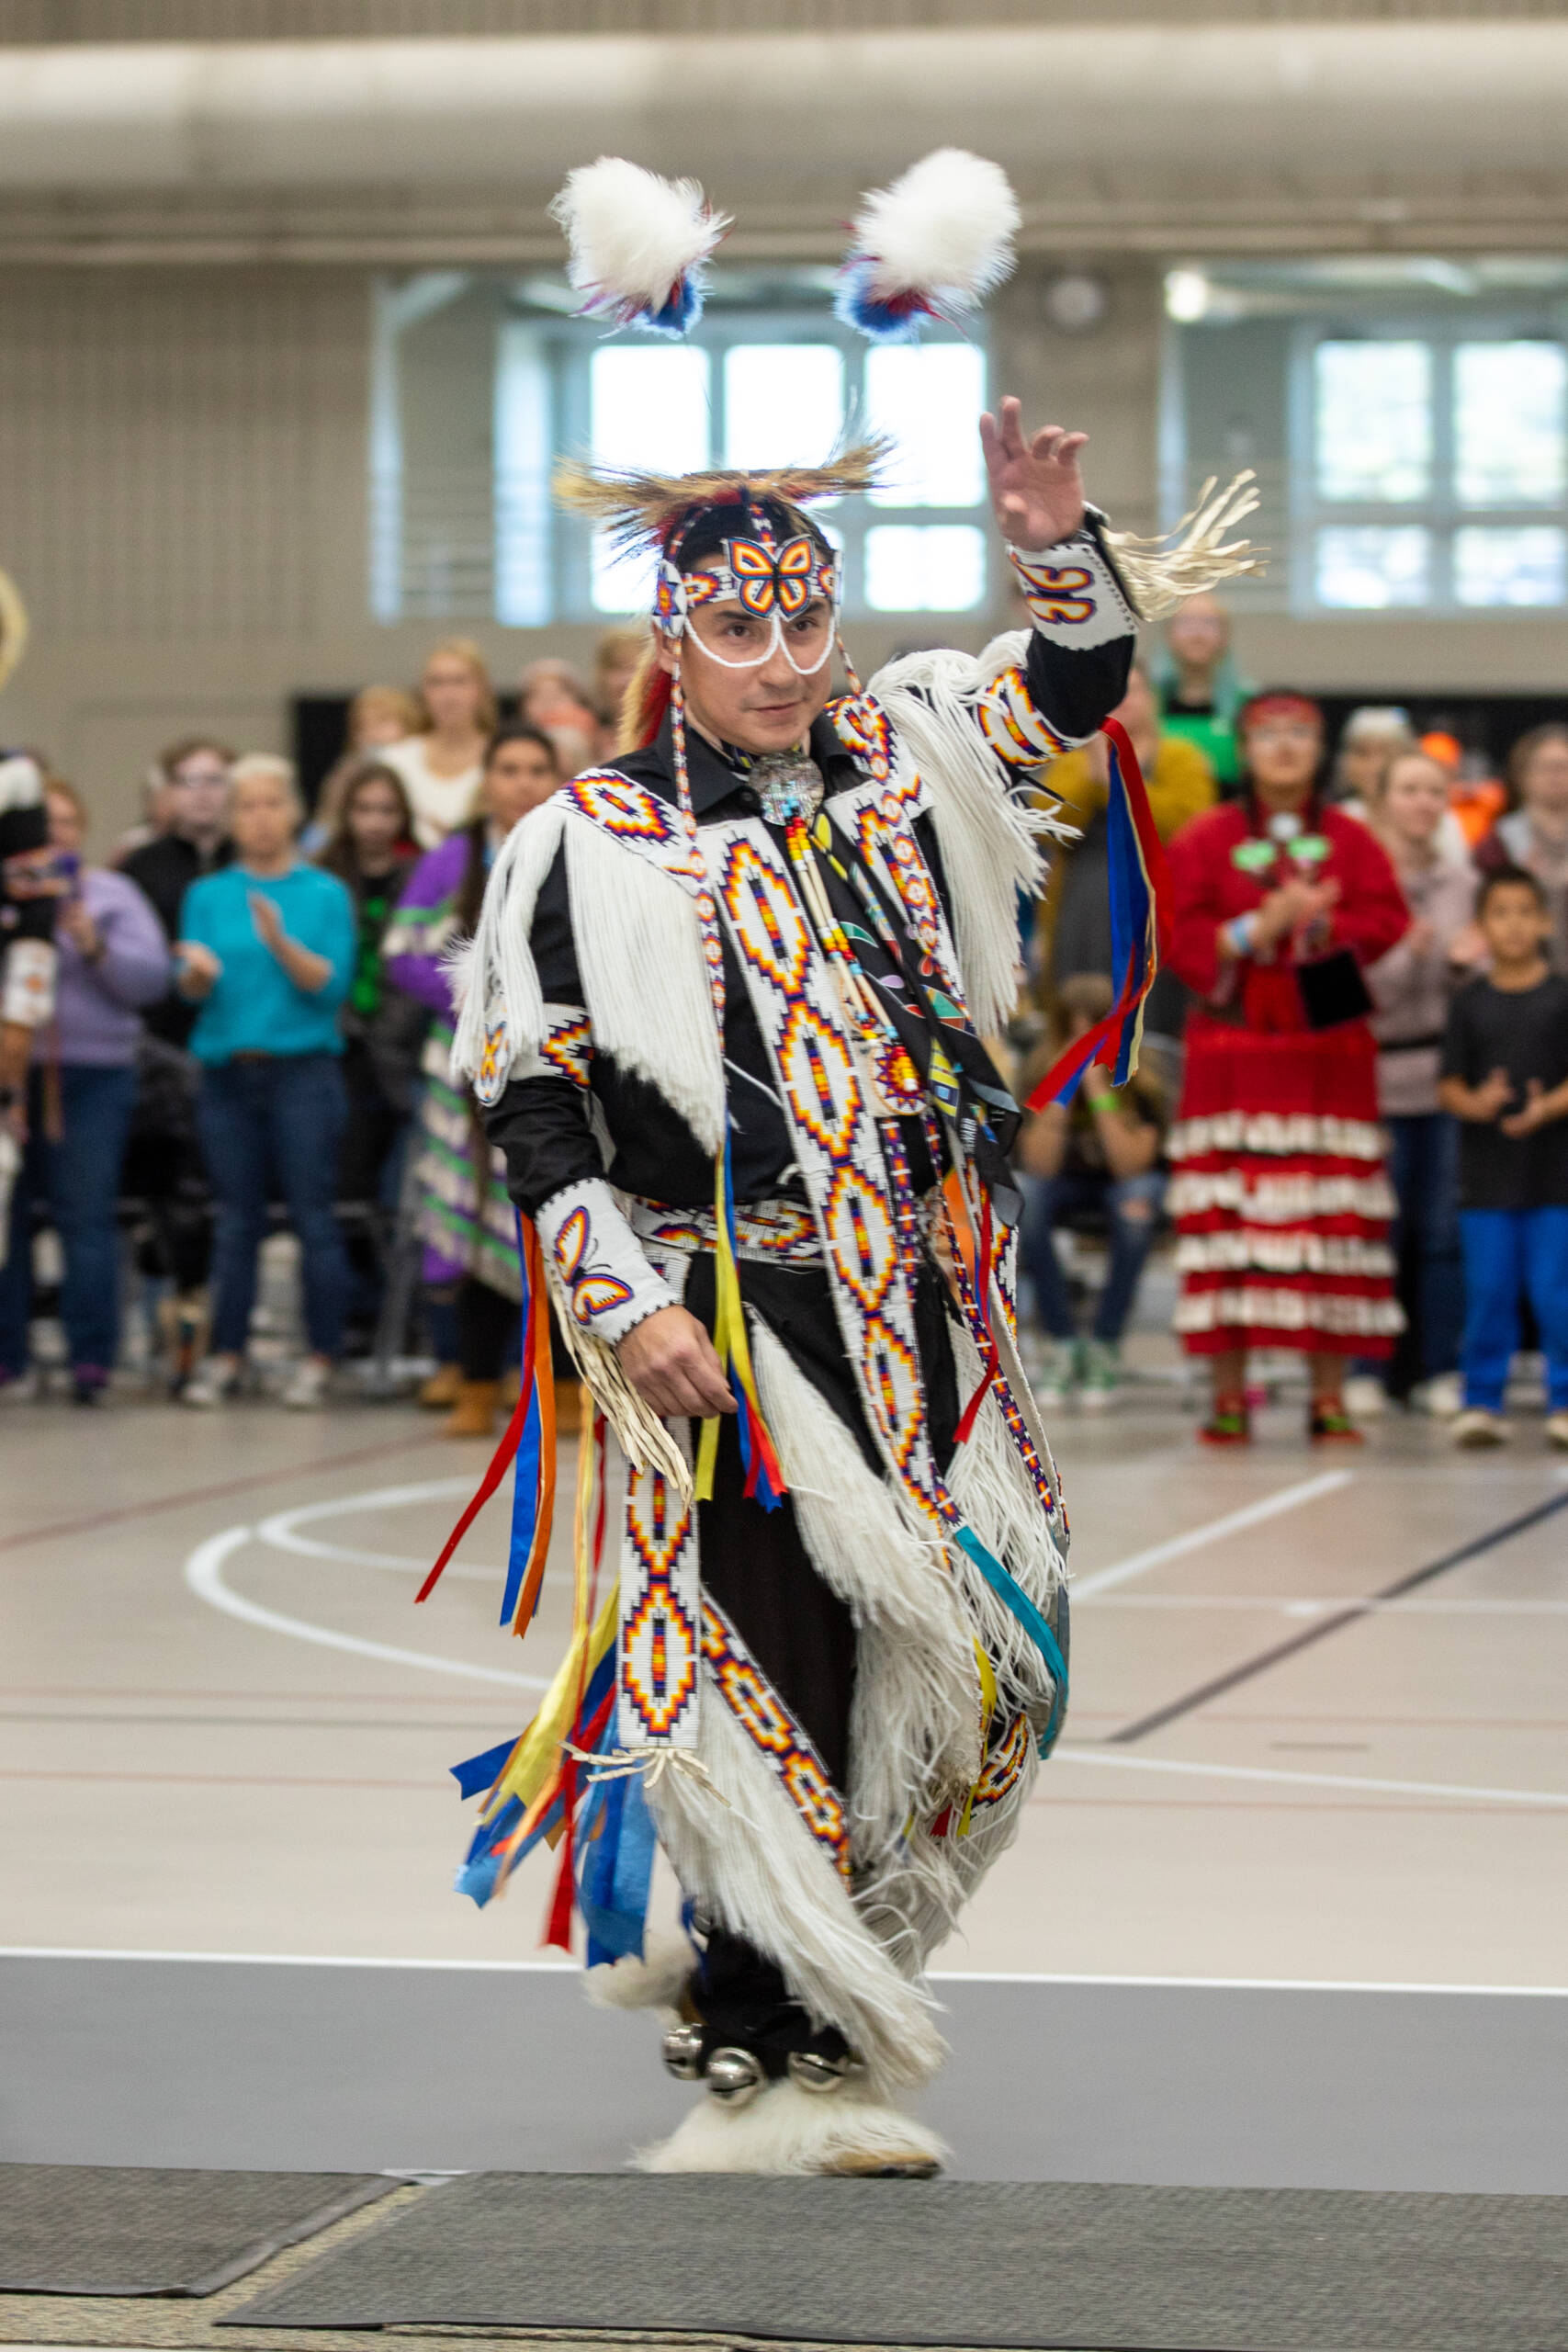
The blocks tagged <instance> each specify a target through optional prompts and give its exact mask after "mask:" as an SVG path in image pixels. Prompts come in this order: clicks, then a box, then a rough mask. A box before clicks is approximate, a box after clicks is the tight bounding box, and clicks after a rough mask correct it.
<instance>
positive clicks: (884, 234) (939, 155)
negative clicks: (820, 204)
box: [851, 147, 1021, 309]
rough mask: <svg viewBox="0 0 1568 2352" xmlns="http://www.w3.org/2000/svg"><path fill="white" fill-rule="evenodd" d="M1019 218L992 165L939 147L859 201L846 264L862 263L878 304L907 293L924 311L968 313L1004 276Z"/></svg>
mask: <svg viewBox="0 0 1568 2352" xmlns="http://www.w3.org/2000/svg"><path fill="white" fill-rule="evenodd" d="M1020 221H1021V215H1020V212H1019V209H1018V199H1017V198H1016V197H1015V196H1014V194H1013V192H1012V188H1011V186H1010V183H1009V180H1008V176H1007V174H1006V173H1005V172H1004V171H1003V170H1002V168H1001V166H1000V164H991V163H987V161H986V159H985V157H984V156H982V155H971V154H969V153H966V151H965V150H964V149H963V148H962V147H939V148H938V149H937V150H936V152H935V153H934V154H931V155H927V156H925V157H924V158H923V159H922V161H921V162H919V163H918V164H911V165H910V167H909V169H908V171H907V172H906V173H905V174H904V175H903V177H902V178H901V179H897V180H895V181H894V183H893V185H892V187H882V188H877V189H875V190H874V191H873V193H872V194H871V195H870V196H868V197H866V198H865V199H864V201H863V203H862V205H861V209H860V210H859V212H858V213H857V214H856V216H855V220H854V248H853V252H852V256H851V260H852V264H853V263H854V262H855V261H857V260H858V261H863V262H864V263H868V264H869V267H868V268H866V270H865V272H864V282H865V285H866V288H867V290H868V291H869V293H870V294H871V296H872V297H873V299H874V300H875V301H877V302H879V303H883V302H889V301H897V300H898V299H899V298H900V297H902V296H911V295H912V296H915V297H923V298H924V307H926V308H928V309H938V308H960V309H969V308H972V307H973V306H974V305H975V304H976V303H977V302H978V301H980V300H982V299H983V297H984V296H985V295H987V294H988V293H989V292H990V291H991V289H992V288H993V287H997V286H999V285H1000V284H1001V283H1002V281H1003V279H1004V278H1006V277H1009V276H1010V273H1011V270H1012V265H1013V239H1014V238H1015V237H1016V236H1017V234H1018V231H1019V226H1020Z"/></svg>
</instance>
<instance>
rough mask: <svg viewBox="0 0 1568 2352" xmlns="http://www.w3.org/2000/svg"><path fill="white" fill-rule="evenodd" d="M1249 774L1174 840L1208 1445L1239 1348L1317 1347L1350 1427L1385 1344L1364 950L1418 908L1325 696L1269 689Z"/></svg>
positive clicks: (1244, 726) (1184, 1167) (1378, 950)
mask: <svg viewBox="0 0 1568 2352" xmlns="http://www.w3.org/2000/svg"><path fill="white" fill-rule="evenodd" d="M1241 735H1242V744H1243V752H1244V757H1245V762H1246V775H1245V777H1244V790H1243V795H1242V797H1241V798H1240V799H1239V800H1236V801H1233V802H1228V803H1226V804H1225V805H1224V806H1223V807H1221V808H1218V809H1212V810H1210V811H1209V813H1208V814H1207V815H1205V816H1202V817H1198V818H1195V819H1194V820H1193V821H1192V823H1191V824H1190V825H1188V826H1187V827H1186V828H1185V829H1184V830H1183V831H1181V832H1180V833H1179V834H1178V836H1177V838H1176V840H1175V841H1174V842H1172V844H1171V847H1170V851H1169V860H1170V874H1171V885H1172V919H1173V920H1172V938H1171V961H1172V963H1173V964H1174V966H1175V967H1176V970H1177V971H1178V973H1179V975H1180V977H1181V978H1182V979H1184V980H1185V981H1186V982H1187V985H1188V986H1189V988H1190V989H1193V991H1194V992H1195V993H1196V995H1197V997H1198V999H1199V1002H1198V1003H1197V1005H1196V1006H1195V1007H1194V1008H1193V1012H1192V1014H1191V1017H1190V1021H1189V1023H1188V1028H1187V1067H1186V1078H1185V1083H1184V1086H1183V1090H1182V1098H1181V1106H1180V1111H1179V1116H1178V1121H1177V1125H1176V1127H1175V1130H1174V1132H1173V1134H1172V1136H1171V1140H1170V1159H1171V1162H1172V1166H1173V1170H1174V1182H1173V1183H1172V1186H1171V1193H1170V1202H1169V1205H1170V1211H1171V1214H1172V1216H1174V1218H1175V1220H1176V1224H1177V1229H1178V1232H1179V1236H1180V1240H1179V1248H1178V1255H1177V1262H1178V1265H1179V1268H1180V1271H1181V1298H1180V1302H1179V1306H1178V1308H1177V1316H1176V1323H1177V1329H1178V1330H1179V1332H1180V1334H1181V1337H1182V1340H1183V1342H1184V1344H1185V1345H1186V1347H1187V1348H1188V1350H1189V1351H1190V1352H1191V1353H1193V1354H1195V1355H1206V1356H1208V1357H1209V1358H1210V1360H1211V1369H1212V1374H1213V1412H1212V1414H1211V1417H1210V1419H1208V1421H1207V1422H1206V1423H1205V1424H1204V1426H1203V1429H1202V1430H1201V1436H1202V1437H1203V1439H1204V1441H1205V1442H1207V1443H1209V1444H1212V1445H1237V1444H1245V1443H1246V1442H1247V1439H1248V1437H1249V1436H1250V1434H1251V1430H1250V1427H1249V1423H1248V1419H1247V1351H1248V1349H1249V1348H1293V1349H1297V1350H1299V1351H1301V1352H1302V1353H1303V1354H1304V1355H1306V1356H1308V1357H1309V1358H1310V1359H1311V1365H1312V1405H1311V1411H1310V1417H1309V1421H1308V1430H1309V1434H1310V1435H1311V1436H1312V1438H1313V1439H1314V1441H1317V1442H1323V1441H1330V1442H1332V1441H1338V1442H1350V1443H1354V1442H1357V1432H1356V1431H1355V1430H1353V1429H1352V1427H1351V1425H1350V1423H1349V1421H1348V1419H1346V1415H1345V1410H1344V1404H1343V1398H1342V1394H1341V1390H1342V1383H1343V1377H1344V1370H1345V1365H1346V1362H1347V1360H1348V1358H1351V1357H1355V1356H1363V1357H1365V1356H1379V1355H1386V1354H1388V1353H1389V1351H1390V1350H1391V1348H1392V1346H1393V1335H1394V1333H1395V1332H1396V1331H1397V1330H1398V1329H1399V1328H1400V1324H1401V1320H1402V1317H1401V1315H1400V1310H1399V1308H1398V1306H1397V1305H1396V1304H1395V1302H1394V1297H1393V1255H1392V1253H1391V1251H1390V1249H1389V1241H1388V1230H1389V1219H1390V1217H1391V1216H1392V1215H1393V1206H1394V1203H1393V1193H1392V1192H1391V1191H1390V1189H1389V1184H1388V1180H1387V1177H1386V1175H1385V1174H1384V1170H1383V1152H1384V1138H1383V1135H1382V1129H1381V1127H1380V1126H1379V1125H1378V1109H1377V1048H1376V1046H1375V1044H1374V1041H1373V1038H1372V1034H1371V1028H1370V1027H1369V1026H1368V1023H1367V1020H1366V1018H1365V1015H1366V1012H1368V1010H1369V1009H1370V1001H1369V999H1368V996H1367V991H1366V989H1365V987H1364V986H1363V984H1362V982H1361V978H1360V971H1361V967H1363V966H1365V965H1368V964H1371V963H1375V962H1376V960H1377V958H1378V957H1379V956H1382V955H1383V954H1384V953H1385V952H1386V951H1387V949H1389V948H1390V947H1392V946H1393V944H1394V942H1395V940H1396V939H1398V938H1399V937H1400V935H1401V933H1403V932H1404V929H1405V928H1406V926H1407V924H1408V922H1409V920H1410V917H1409V914H1408V912H1407V910H1406V908H1405V905H1404V899H1403V897H1402V896H1401V893H1400V888H1399V884H1398V882H1397V880H1396V879H1395V876H1394V873H1393V866H1392V865H1390V863H1389V860H1388V857H1387V855H1386V854H1385V852H1384V851H1383V849H1382V846H1381V844H1380V843H1379V842H1378V841H1377V839H1376V837H1375V836H1374V835H1373V834H1372V833H1371V831H1369V830H1368V828H1367V827H1366V826H1365V825H1364V824H1361V823H1359V821H1358V820H1356V819H1355V818H1354V817H1348V816H1346V815H1344V814H1343V813H1342V812H1341V811H1340V810H1339V809H1335V808H1332V807H1329V806H1327V805H1325V802H1324V800H1323V797H1322V794H1321V777H1322V770H1323V753H1324V740H1323V715H1322V713H1321V711H1320V710H1319V709H1318V707H1317V706H1316V704H1315V703H1313V702H1309V701H1308V700H1307V699H1306V698H1305V697H1304V696H1303V695H1283V694H1276V695H1259V696H1258V697H1257V698H1256V699H1255V700H1254V701H1252V702H1251V703H1249V704H1248V705H1247V707H1246V709H1245V710H1244V711H1243V713H1242V716H1241Z"/></svg>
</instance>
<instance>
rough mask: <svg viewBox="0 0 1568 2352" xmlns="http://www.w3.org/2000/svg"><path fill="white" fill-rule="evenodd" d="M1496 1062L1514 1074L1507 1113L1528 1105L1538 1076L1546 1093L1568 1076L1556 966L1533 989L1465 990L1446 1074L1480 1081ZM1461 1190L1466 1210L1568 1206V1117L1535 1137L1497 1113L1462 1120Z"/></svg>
mask: <svg viewBox="0 0 1568 2352" xmlns="http://www.w3.org/2000/svg"><path fill="white" fill-rule="evenodd" d="M1495 1069H1506V1071H1507V1073H1508V1076H1509V1078H1510V1079H1511V1080H1513V1085H1514V1093H1513V1099H1512V1101H1511V1102H1510V1103H1508V1104H1507V1106H1506V1110H1505V1111H1504V1113H1503V1116H1504V1117H1505V1118H1506V1117H1507V1116H1508V1115H1509V1114H1510V1113H1512V1112H1514V1111H1517V1110H1520V1109H1522V1108H1523V1105H1524V1101H1525V1090H1526V1087H1527V1086H1528V1084H1529V1080H1531V1079H1532V1078H1533V1079H1536V1080H1539V1081H1540V1088H1541V1091H1542V1092H1543V1093H1550V1092H1551V1089H1552V1088H1553V1087H1556V1086H1561V1085H1562V1081H1563V1080H1564V1079H1568V980H1565V979H1562V978H1559V977H1558V975H1557V974H1556V973H1555V972H1553V973H1551V974H1549V975H1548V977H1547V978H1545V979H1544V980H1541V981H1540V983H1539V984H1538V985H1537V986H1536V987H1535V988H1533V989H1496V988H1494V987H1493V985H1492V983H1491V981H1490V980H1487V979H1480V980H1472V981H1471V983H1470V986H1469V987H1468V988H1466V989H1461V991H1460V994H1459V995H1458V996H1457V997H1456V998H1455V999H1454V1001H1453V1006H1452V1009H1451V1011H1450V1014H1449V1027H1448V1035H1447V1036H1446V1038H1445V1039H1444V1041H1443V1066H1442V1075H1443V1076H1444V1077H1445V1078H1457V1079H1461V1080H1463V1082H1464V1084H1465V1085H1466V1086H1481V1085H1483V1083H1484V1082H1485V1080H1487V1079H1488V1078H1489V1077H1490V1076H1491V1074H1492V1072H1493V1071H1494V1070H1495ZM1459 1196H1460V1206H1461V1208H1467V1209H1544V1208H1563V1207H1568V1119H1553V1120H1551V1122H1550V1123H1549V1124H1548V1125H1546V1126H1544V1127H1538V1128H1537V1129H1536V1131H1535V1133H1534V1134H1533V1135H1529V1136H1506V1135H1505V1134H1504V1133H1503V1130H1502V1128H1501V1126H1500V1125H1498V1124H1497V1123H1496V1121H1495V1120H1493V1121H1489V1122H1486V1123H1484V1124H1483V1122H1482V1121H1480V1120H1478V1119H1464V1120H1461V1123H1460V1190H1459Z"/></svg>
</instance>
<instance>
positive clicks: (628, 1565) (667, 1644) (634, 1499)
mask: <svg viewBox="0 0 1568 2352" xmlns="http://www.w3.org/2000/svg"><path fill="white" fill-rule="evenodd" d="M701 1607H702V1592H701V1585H700V1581H699V1571H698V1566H697V1527H696V1514H695V1512H694V1510H693V1508H692V1506H691V1504H690V1503H689V1502H684V1501H682V1498H681V1497H680V1496H679V1495H678V1494H677V1493H676V1491H675V1489H674V1488H673V1487H671V1486H669V1485H668V1484H667V1483H666V1481H665V1479H664V1476H663V1475H662V1473H661V1472H660V1471H657V1470H640V1471H638V1470H634V1469H632V1467H631V1466H630V1464H628V1465H627V1469H626V1530H625V1541H624V1542H623V1544H622V1546H621V1649H620V1691H621V1702H620V1713H619V1718H618V1726H619V1732H620V1744H621V1746H622V1747H649V1746H651V1745H654V1744H655V1743H658V1744H669V1745H670V1746H672V1747H694V1746H695V1744H696V1736H697V1655H698V1643H699V1634H698V1626H699V1623H700V1613H699V1612H700V1611H701Z"/></svg>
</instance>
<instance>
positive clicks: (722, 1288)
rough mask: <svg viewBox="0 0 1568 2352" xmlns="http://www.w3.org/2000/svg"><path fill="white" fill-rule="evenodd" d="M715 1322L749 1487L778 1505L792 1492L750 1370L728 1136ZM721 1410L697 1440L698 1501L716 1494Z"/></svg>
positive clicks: (765, 1505)
mask: <svg viewBox="0 0 1568 2352" xmlns="http://www.w3.org/2000/svg"><path fill="white" fill-rule="evenodd" d="M713 1205H714V1225H715V1228H716V1239H715V1243H714V1291H715V1306H714V1327H713V1343H714V1347H715V1350H716V1352H717V1355H718V1360H719V1362H720V1363H721V1364H722V1365H723V1366H724V1369H725V1372H726V1374H727V1375H728V1380H729V1385H730V1387H731V1389H732V1390H733V1391H734V1394H735V1402H736V1406H737V1408H738V1419H739V1438H740V1459H741V1462H742V1464H743V1465H744V1467H745V1472H746V1492H747V1494H748V1495H749V1496H750V1497H751V1498H752V1499H753V1500H754V1501H756V1502H760V1503H761V1506H762V1509H763V1510H777V1509H778V1507H779V1505H780V1503H781V1502H782V1501H783V1500H784V1496H785V1494H786V1493H787V1492H788V1489H787V1487H785V1485H784V1472H783V1471H782V1470H781V1469H780V1467H779V1457H778V1455H777V1453H776V1452H775V1451H774V1448H773V1439H772V1437H771V1436H770V1435H769V1433H768V1425H767V1422H766V1421H765V1420H764V1419H762V1406H761V1398H760V1397H758V1395H757V1381H756V1375H755V1374H754V1373H753V1372H752V1369H751V1346H750V1340H748V1338H747V1336H746V1309H745V1307H744V1306H743V1305H742V1303H741V1298H740V1273H739V1268H738V1266H737V1265H736V1262H735V1193H734V1186H733V1182H732V1178H731V1173H730V1164H729V1136H728V1132H727V1133H726V1135H725V1139H724V1149H723V1151H722V1152H721V1153H720V1154H719V1155H718V1157H717V1159H716V1160H715V1161H714V1204H713ZM718 1421H719V1417H718V1415H717V1414H716V1413H715V1414H712V1415H710V1417H709V1418H708V1419H706V1420H705V1421H704V1423H703V1430H702V1435H701V1437H700V1438H699V1439H698V1441H697V1465H696V1467H697V1476H696V1494H697V1500H698V1501H699V1502H704V1503H705V1502H709V1501H711V1500H712V1498H713V1477H714V1464H715V1462H716V1459H717V1454H718Z"/></svg>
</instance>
